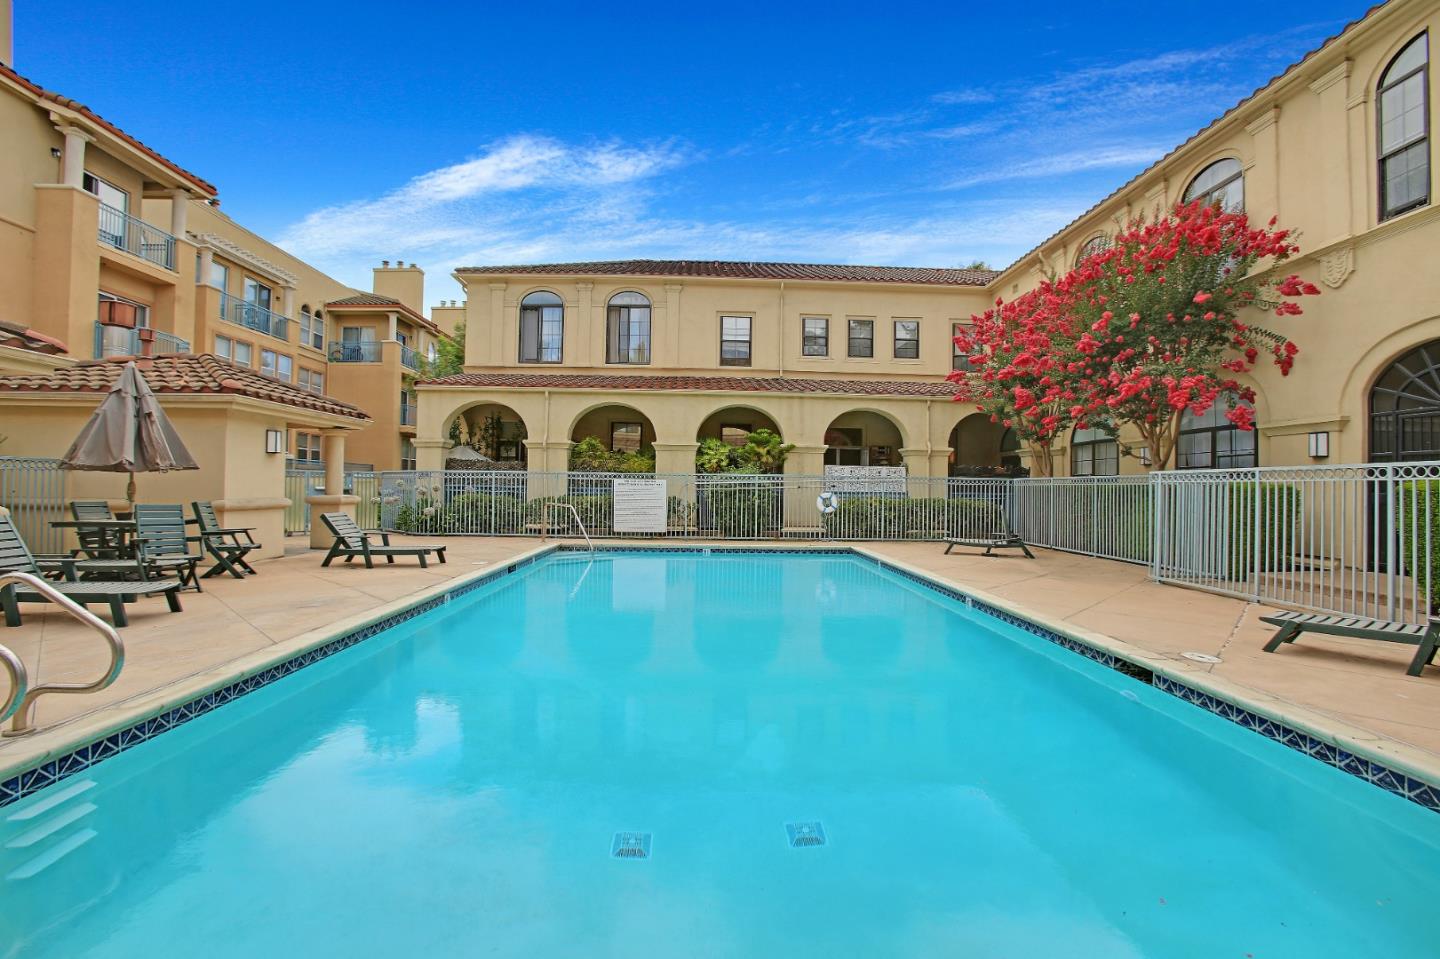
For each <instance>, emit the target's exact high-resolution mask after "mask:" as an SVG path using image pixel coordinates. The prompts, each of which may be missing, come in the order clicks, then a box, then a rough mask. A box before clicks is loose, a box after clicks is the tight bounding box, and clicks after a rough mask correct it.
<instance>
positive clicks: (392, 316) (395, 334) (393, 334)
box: [385, 313, 400, 340]
mask: <svg viewBox="0 0 1440 959" xmlns="http://www.w3.org/2000/svg"><path fill="white" fill-rule="evenodd" d="M386 316H388V317H389V320H390V334H389V335H388V336H386V337H385V339H387V340H398V339H399V338H400V337H399V333H400V315H399V314H398V313H388V314H386Z"/></svg>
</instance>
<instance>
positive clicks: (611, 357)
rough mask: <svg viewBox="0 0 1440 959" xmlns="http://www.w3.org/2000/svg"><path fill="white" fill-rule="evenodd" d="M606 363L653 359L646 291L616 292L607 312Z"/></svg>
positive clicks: (641, 361) (641, 362) (648, 303)
mask: <svg viewBox="0 0 1440 959" xmlns="http://www.w3.org/2000/svg"><path fill="white" fill-rule="evenodd" d="M605 342H606V344H607V346H606V351H605V362H607V363H632V364H640V365H643V364H648V363H649V362H650V300H649V298H648V297H646V296H645V295H644V294H643V293H632V292H625V293H616V294H615V295H614V296H612V297H610V307H609V309H608V310H607V311H606V324H605Z"/></svg>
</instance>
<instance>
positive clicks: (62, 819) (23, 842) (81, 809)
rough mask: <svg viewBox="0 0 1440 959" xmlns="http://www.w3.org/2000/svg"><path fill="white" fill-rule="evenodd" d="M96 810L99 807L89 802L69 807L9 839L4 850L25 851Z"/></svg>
mask: <svg viewBox="0 0 1440 959" xmlns="http://www.w3.org/2000/svg"><path fill="white" fill-rule="evenodd" d="M97 808H99V807H97V806H96V805H95V804H94V803H89V802H87V803H81V804H79V805H76V806H71V807H69V808H68V809H65V810H64V811H62V812H60V813H57V814H56V815H54V816H51V817H50V818H49V819H46V820H44V821H43V822H41V823H40V824H39V825H37V826H35V827H33V828H31V829H27V830H25V831H24V832H22V833H20V834H19V835H18V836H16V837H15V838H14V839H11V840H10V841H9V842H7V843H6V844H5V848H6V849H26V848H28V847H30V846H33V845H35V844H36V843H37V842H39V841H40V840H42V839H45V838H46V837H48V836H51V835H53V834H54V833H57V832H59V831H60V830H62V829H64V828H65V827H66V826H68V825H70V824H71V823H73V822H76V821H77V820H80V819H83V818H84V817H86V816H88V815H90V814H91V813H92V812H94V811H95V810H96V809H97Z"/></svg>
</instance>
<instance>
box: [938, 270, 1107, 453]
mask: <svg viewBox="0 0 1440 959" xmlns="http://www.w3.org/2000/svg"><path fill="white" fill-rule="evenodd" d="M1073 303H1074V297H1073V293H1072V291H1071V289H1070V284H1069V280H1068V279H1065V280H1062V281H1060V282H1059V283H1052V282H1050V281H1049V280H1046V281H1044V282H1042V283H1041V284H1040V285H1039V286H1037V287H1036V288H1035V289H1033V290H1030V291H1029V292H1027V293H1025V294H1024V295H1022V296H1020V297H1019V298H1017V299H1014V300H1011V301H1009V302H1005V301H1003V300H996V301H995V308H994V309H992V310H987V311H986V312H985V313H983V314H981V315H979V316H974V317H971V325H970V327H968V328H965V329H962V331H961V332H960V334H959V335H958V336H957V337H956V338H955V343H956V345H957V346H959V348H960V349H961V350H962V351H963V352H964V353H965V354H966V355H967V356H969V358H970V364H971V367H972V371H971V372H964V371H959V370H957V371H955V372H952V373H951V374H950V377H949V379H950V381H951V382H953V383H954V384H955V385H956V393H955V399H956V400H957V401H960V402H967V403H972V404H974V406H975V408H976V409H978V410H980V411H981V412H982V413H985V414H987V415H989V417H990V421H991V422H992V423H998V424H1000V425H1002V426H1005V427H1007V428H1011V429H1014V430H1015V433H1016V435H1017V436H1018V437H1019V438H1020V439H1021V440H1022V441H1024V442H1025V443H1026V444H1027V445H1028V446H1029V447H1030V468H1031V471H1032V472H1033V473H1034V474H1035V475H1037V476H1051V475H1053V471H1054V455H1053V453H1054V445H1055V441H1056V439H1058V438H1059V437H1061V436H1063V435H1064V434H1065V433H1066V432H1067V431H1068V430H1069V429H1070V428H1071V427H1072V426H1074V425H1075V414H1074V412H1072V411H1073V410H1074V409H1075V408H1076V406H1077V403H1078V402H1079V398H1080V394H1079V393H1078V392H1077V386H1078V385H1079V380H1078V379H1077V377H1076V368H1077V364H1083V363H1084V361H1085V358H1084V357H1082V356H1080V355H1079V354H1078V353H1077V352H1076V343H1077V339H1078V337H1077V332H1078V331H1077V329H1076V327H1075V323H1074V319H1073V315H1074V310H1073Z"/></svg>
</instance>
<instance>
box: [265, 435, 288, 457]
mask: <svg viewBox="0 0 1440 959" xmlns="http://www.w3.org/2000/svg"><path fill="white" fill-rule="evenodd" d="M265 452H267V453H283V452H285V431H284V430H266V431H265Z"/></svg>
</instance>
